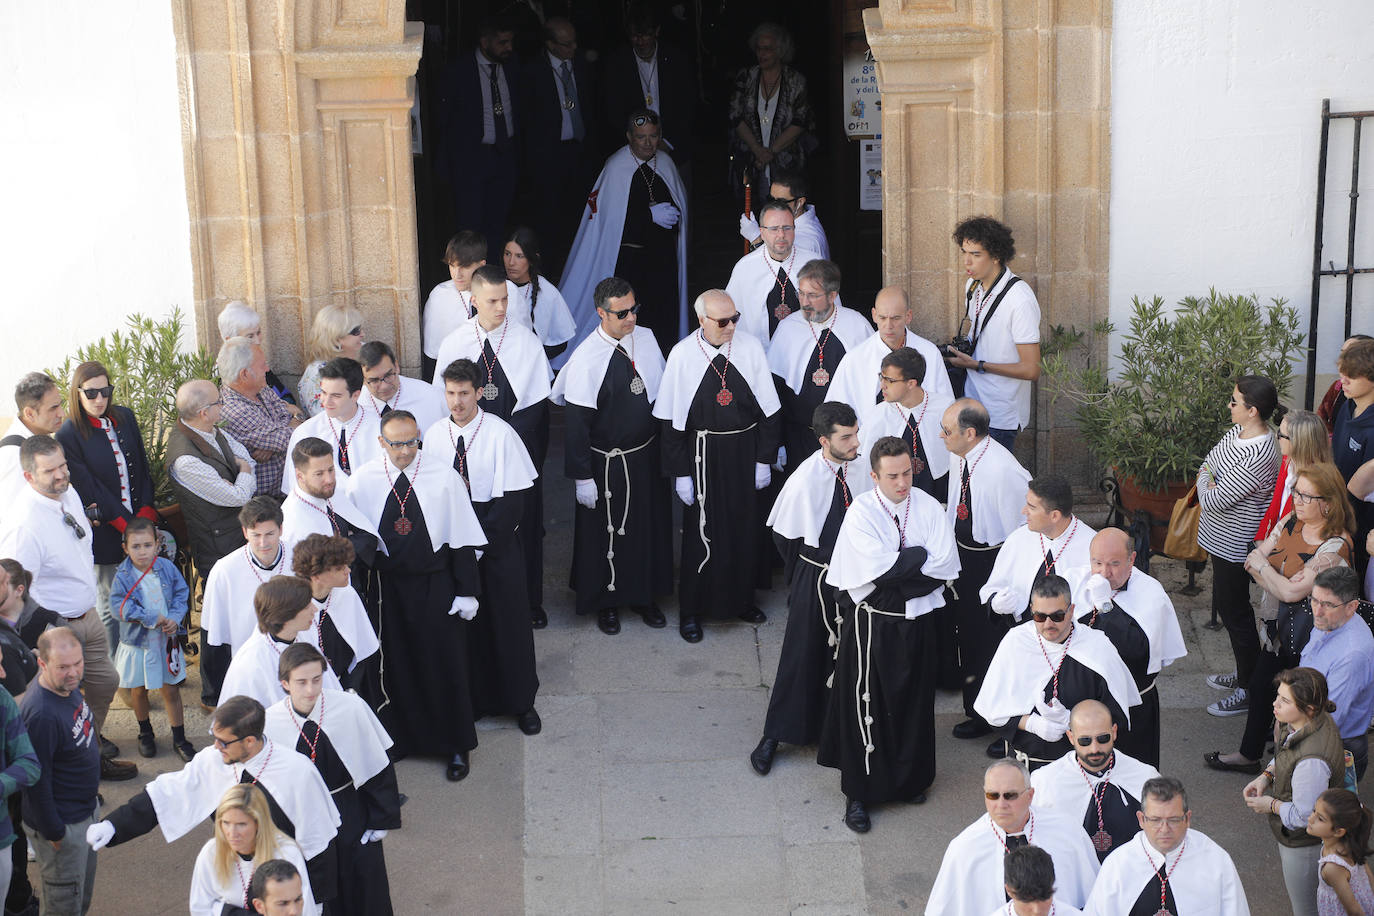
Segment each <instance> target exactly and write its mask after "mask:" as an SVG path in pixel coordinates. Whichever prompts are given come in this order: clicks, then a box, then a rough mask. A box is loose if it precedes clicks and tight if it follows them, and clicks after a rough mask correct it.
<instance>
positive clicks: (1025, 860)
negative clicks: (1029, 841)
mask: <svg viewBox="0 0 1374 916" xmlns="http://www.w3.org/2000/svg"><path fill="white" fill-rule="evenodd" d="M1056 883H1057V882H1056V875H1055V871H1054V859H1052V858H1051V857H1050V854H1049V853H1048V852H1046V851H1045V850H1043V849H1041V848H1040V847H1039V846H1019V847H1017V848H1016V849H1013V850H1012V851H1011V852H1009V853H1007V854H1006V856H1005V857H1004V858H1003V859H1002V886H1003V888H1004V889H1005V891H1006V894H1007V897H1008V898H1009V899H1008V900H1007V904H1006V906H999V907H997V909H995V910H993V911H992V912H990V913H988V914H987V916H1083V911H1082V910H1080V909H1079V908H1078V907H1076V906H1069V905H1068V904H1067V903H1065V902H1064V901H1063V900H1062V899H1060V897H1059V895H1058V894H1057V893H1056V892H1055V885H1056Z"/></svg>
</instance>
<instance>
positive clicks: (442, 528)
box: [348, 421, 487, 551]
mask: <svg viewBox="0 0 1374 916" xmlns="http://www.w3.org/2000/svg"><path fill="white" fill-rule="evenodd" d="M444 422H447V421H444ZM436 444H438V445H439V446H440V447H439V448H436V449H435V450H433V451H432V452H431V451H430V450H429V449H421V451H420V452H419V454H417V455H416V456H415V460H414V461H413V462H411V465H410V467H408V468H406V469H405V471H398V470H397V469H396V465H394V464H392V463H391V458H390V456H389V455H387V454H386V453H383V454H382V455H381V456H379V457H378V458H377V459H376V460H375V461H369V462H368V463H367V464H366V465H364V466H363V467H361V468H359V469H358V472H357V473H356V474H354V475H353V479H352V480H350V481H349V482H348V496H349V498H350V499H352V500H353V503H354V504H355V505H356V506H357V507H358V508H359V509H360V510H361V511H362V512H363V514H364V515H366V516H367V517H368V519H369V520H371V522H372V524H373V525H374V526H376V525H379V524H380V523H381V519H382V513H383V512H384V511H385V510H386V502H387V499H388V498H389V497H390V496H391V495H392V492H393V487H394V485H395V484H396V483H397V481H398V478H399V477H400V475H401V474H403V473H404V474H405V475H406V477H407V478H408V479H409V480H410V481H411V487H412V491H411V492H412V495H411V496H410V497H408V498H407V505H409V500H412V499H414V500H419V502H420V507H421V511H422V512H424V515H425V527H426V528H428V529H429V540H430V545H431V546H432V547H433V548H434V550H435V551H437V550H439V548H441V547H443V546H444V545H445V544H447V545H449V546H450V547H452V548H454V549H458V548H461V547H482V546H484V545H485V544H486V543H487V538H486V535H484V534H483V533H482V526H481V524H480V523H479V522H478V521H477V515H476V513H474V512H473V511H472V500H471V499H469V498H468V490H467V487H465V486H463V479H462V478H461V477H459V476H458V475H457V474H456V473H455V472H454V470H453V465H452V464H451V463H449V462H445V461H444V452H443V448H442V443H436ZM451 461H452V457H451V456H450V462H451Z"/></svg>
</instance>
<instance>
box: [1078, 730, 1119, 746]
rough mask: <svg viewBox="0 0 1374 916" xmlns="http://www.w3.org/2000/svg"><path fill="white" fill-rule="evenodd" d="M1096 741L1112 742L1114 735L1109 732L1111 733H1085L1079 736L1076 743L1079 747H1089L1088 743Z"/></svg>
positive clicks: (1100, 742)
mask: <svg viewBox="0 0 1374 916" xmlns="http://www.w3.org/2000/svg"><path fill="white" fill-rule="evenodd" d="M1094 741H1096V742H1097V743H1098V744H1111V743H1112V736H1111V733H1110V732H1109V733H1107V734H1105V735H1084V736H1082V737H1081V738H1079V739H1078V740H1077V741H1076V742H1075V743H1076V744H1077V745H1078V746H1079V747H1087V746H1088V745H1090V744H1092V743H1093V742H1094Z"/></svg>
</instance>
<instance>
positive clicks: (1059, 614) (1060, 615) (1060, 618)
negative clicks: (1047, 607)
mask: <svg viewBox="0 0 1374 916" xmlns="http://www.w3.org/2000/svg"><path fill="white" fill-rule="evenodd" d="M1067 616H1069V612H1068V611H1055V612H1054V613H1053V614H1042V613H1040V612H1039V611H1031V617H1032V618H1034V620H1035V622H1036V623H1044V622H1045V621H1046V620H1053V621H1054V622H1055V623H1063V622H1064V618H1065V617H1067Z"/></svg>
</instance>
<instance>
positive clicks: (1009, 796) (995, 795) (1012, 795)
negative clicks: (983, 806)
mask: <svg viewBox="0 0 1374 916" xmlns="http://www.w3.org/2000/svg"><path fill="white" fill-rule="evenodd" d="M983 797H984V798H986V799H987V800H988V801H997V800H998V799H999V798H1003V799H1006V800H1007V801H1016V800H1017V799H1018V798H1020V797H1021V793H1020V792H986V791H985V792H984V793H983Z"/></svg>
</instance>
